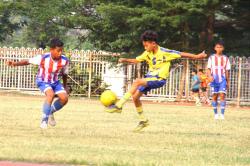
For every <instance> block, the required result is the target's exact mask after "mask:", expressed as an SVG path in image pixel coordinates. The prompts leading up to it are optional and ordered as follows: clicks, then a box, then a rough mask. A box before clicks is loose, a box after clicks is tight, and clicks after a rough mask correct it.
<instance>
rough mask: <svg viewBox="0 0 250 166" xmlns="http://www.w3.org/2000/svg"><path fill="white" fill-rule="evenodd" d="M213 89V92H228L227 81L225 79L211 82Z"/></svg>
mask: <svg viewBox="0 0 250 166" xmlns="http://www.w3.org/2000/svg"><path fill="white" fill-rule="evenodd" d="M210 86H211V91H212V94H217V93H224V94H226V93H227V81H226V80H225V79H224V80H223V81H222V82H219V83H216V82H211V83H210Z"/></svg>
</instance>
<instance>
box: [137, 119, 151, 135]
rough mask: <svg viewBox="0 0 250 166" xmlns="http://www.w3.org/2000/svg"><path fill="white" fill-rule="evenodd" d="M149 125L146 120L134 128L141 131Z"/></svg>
mask: <svg viewBox="0 0 250 166" xmlns="http://www.w3.org/2000/svg"><path fill="white" fill-rule="evenodd" d="M148 125H149V122H148V120H145V121H140V122H139V124H138V125H137V126H136V128H135V129H134V132H140V131H141V130H142V129H144V128H145V127H147V126H148Z"/></svg>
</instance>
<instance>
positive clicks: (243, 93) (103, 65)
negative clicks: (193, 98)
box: [0, 47, 250, 105]
mask: <svg viewBox="0 0 250 166" xmlns="http://www.w3.org/2000/svg"><path fill="white" fill-rule="evenodd" d="M42 53H44V50H42V49H30V48H6V47H4V48H0V89H2V90H4V89H7V90H10V89H12V90H32V91H33V90H35V91H38V89H37V87H36V85H35V75H36V71H37V67H33V66H31V65H29V66H23V67H16V68H11V67H8V66H6V65H5V60H15V61H19V60H22V59H28V58H30V57H33V56H34V55H37V54H42ZM66 55H67V56H69V57H70V60H71V71H70V74H69V75H70V77H71V78H73V80H74V81H72V80H69V85H70V86H71V87H72V89H73V93H74V94H75V95H85V96H88V97H91V96H95V95H98V94H99V93H100V92H101V91H100V86H101V82H102V81H103V80H105V79H106V80H109V83H110V80H111V79H113V80H112V81H111V82H113V83H114V84H115V83H116V84H117V85H119V86H120V87H123V89H122V88H120V90H121V91H122V92H125V91H126V90H127V89H128V88H129V87H130V86H131V84H132V82H133V80H134V79H135V78H137V77H143V75H144V74H145V73H146V71H147V66H146V65H145V64H140V65H123V66H122V70H121V69H120V73H119V74H118V75H117V74H116V75H115V74H112V75H111V76H110V79H109V76H108V75H107V73H109V72H110V69H109V66H110V61H112V60H113V61H115V60H117V56H116V55H115V54H112V53H107V52H103V51H83V50H81V51H79V50H69V51H67V52H66ZM230 62H231V64H232V70H231V72H230V79H231V85H230V89H229V91H228V94H227V100H230V101H232V102H234V103H236V104H237V105H243V104H249V103H250V58H246V57H230ZM206 63H207V60H199V61H194V60H188V59H181V60H177V61H176V62H173V64H172V69H171V71H170V77H169V79H168V83H167V84H166V85H165V86H164V87H162V88H160V89H156V90H152V91H151V92H150V93H149V94H148V97H147V99H149V98H157V99H159V100H175V99H176V98H177V97H179V98H182V99H184V100H187V99H188V97H189V95H190V86H191V71H192V69H193V68H196V69H205V68H206ZM113 70H116V69H112V72H113ZM121 71H122V72H124V73H123V74H122V73H121ZM113 73H114V72H113ZM114 77H119V78H117V79H114ZM117 81H119V82H117ZM77 84H80V86H79V85H77ZM116 89H117V88H116ZM119 93H120V92H119Z"/></svg>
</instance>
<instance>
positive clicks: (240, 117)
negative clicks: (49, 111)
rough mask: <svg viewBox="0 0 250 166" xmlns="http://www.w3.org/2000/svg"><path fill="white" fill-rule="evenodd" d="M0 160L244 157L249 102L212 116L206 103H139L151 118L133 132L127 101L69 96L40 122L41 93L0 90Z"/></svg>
mask: <svg viewBox="0 0 250 166" xmlns="http://www.w3.org/2000/svg"><path fill="white" fill-rule="evenodd" d="M0 100H1V103H0V127H1V129H0V160H15V161H31V162H40V163H44V162H46V163H62V164H75V165H76V164H79V165H250V110H247V109H245V110H241V109H236V108H229V109H228V110H227V112H226V120H224V121H217V122H216V121H215V120H214V119H213V114H212V111H211V109H210V108H209V107H193V106H181V105H164V104H145V105H144V110H145V114H146V116H147V117H148V118H149V120H150V126H149V127H148V128H146V129H145V131H144V132H142V133H134V132H132V130H133V128H134V127H135V126H136V125H137V122H138V119H137V115H136V113H135V111H134V107H133V105H132V103H128V105H126V106H125V107H124V110H123V112H122V113H121V114H109V113H105V112H104V111H103V107H102V106H101V105H100V104H99V102H98V101H94V100H91V101H90V100H87V99H70V101H69V103H68V105H67V106H66V107H65V108H63V110H61V111H60V112H58V113H57V114H56V115H55V117H56V120H57V126H56V127H54V128H52V127H49V128H48V129H47V130H44V131H43V130H41V129H40V128H39V123H40V117H41V105H42V102H43V100H44V99H43V98H42V97H21V96H19V97H13V96H0Z"/></svg>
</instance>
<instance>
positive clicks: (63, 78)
mask: <svg viewBox="0 0 250 166" xmlns="http://www.w3.org/2000/svg"><path fill="white" fill-rule="evenodd" d="M67 79H68V75H67V74H63V75H62V80H63V87H64V89H65V90H66V92H67V93H68V94H69V88H68V86H67Z"/></svg>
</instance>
